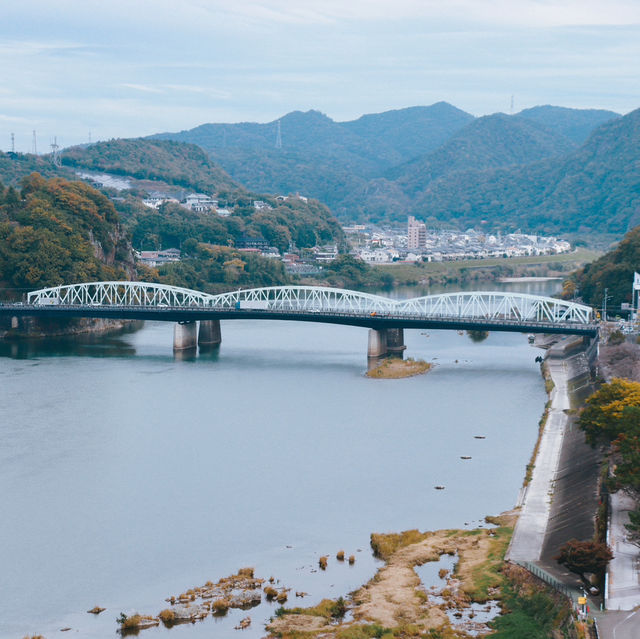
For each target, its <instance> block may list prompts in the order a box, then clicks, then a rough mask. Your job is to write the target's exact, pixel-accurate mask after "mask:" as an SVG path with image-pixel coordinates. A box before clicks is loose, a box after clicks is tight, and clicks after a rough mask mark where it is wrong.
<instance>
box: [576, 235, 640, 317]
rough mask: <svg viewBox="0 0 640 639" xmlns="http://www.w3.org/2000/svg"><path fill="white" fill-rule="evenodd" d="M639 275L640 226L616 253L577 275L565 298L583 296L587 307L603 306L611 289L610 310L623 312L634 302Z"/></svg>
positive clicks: (608, 254) (622, 243) (587, 266)
mask: <svg viewBox="0 0 640 639" xmlns="http://www.w3.org/2000/svg"><path fill="white" fill-rule="evenodd" d="M636 271H640V226H637V227H636V228H634V229H632V230H631V231H629V232H628V233H627V234H626V235H625V236H624V238H623V239H622V241H621V242H620V244H618V245H617V246H616V247H615V248H614V249H613V250H611V251H609V252H608V253H605V254H604V255H603V256H602V257H600V258H599V259H597V260H596V261H595V262H591V263H590V264H587V265H586V266H585V267H584V268H583V269H582V270H580V271H577V272H576V273H574V274H573V276H572V277H571V279H570V280H569V281H568V282H565V287H564V297H566V298H568V299H570V298H572V297H573V296H574V295H579V296H580V297H581V298H582V299H583V300H584V301H585V302H586V303H587V304H592V305H594V306H601V305H602V301H603V299H604V294H605V289H607V295H610V296H611V299H609V300H608V306H609V308H612V309H614V308H616V307H617V308H618V309H619V308H620V304H622V303H623V302H631V284H632V283H633V274H634V273H635V272H636Z"/></svg>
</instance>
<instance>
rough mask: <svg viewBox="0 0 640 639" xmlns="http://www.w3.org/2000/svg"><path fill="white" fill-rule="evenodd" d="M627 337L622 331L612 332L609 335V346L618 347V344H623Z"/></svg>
mask: <svg viewBox="0 0 640 639" xmlns="http://www.w3.org/2000/svg"><path fill="white" fill-rule="evenodd" d="M625 339H626V338H625V336H624V333H623V332H622V331H612V332H611V333H610V334H609V339H608V340H607V344H611V345H612V346H617V345H618V344H622V343H623V342H624V341H625Z"/></svg>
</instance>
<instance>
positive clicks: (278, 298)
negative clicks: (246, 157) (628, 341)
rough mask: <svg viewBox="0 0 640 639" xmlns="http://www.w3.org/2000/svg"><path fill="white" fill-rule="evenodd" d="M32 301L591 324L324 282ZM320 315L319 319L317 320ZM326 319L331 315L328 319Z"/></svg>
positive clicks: (586, 317)
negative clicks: (217, 291)
mask: <svg viewBox="0 0 640 639" xmlns="http://www.w3.org/2000/svg"><path fill="white" fill-rule="evenodd" d="M27 299H28V304H30V305H34V306H48V305H60V306H65V307H69V306H73V307H94V306H109V307H145V308H147V309H149V308H154V307H156V308H163V307H170V308H171V309H174V310H176V311H179V310H181V309H185V310H189V309H192V310H210V311H216V310H219V311H221V312H222V311H232V310H233V311H242V310H261V311H267V312H268V311H271V312H273V316H274V319H275V318H276V316H277V315H278V313H283V312H290V313H297V314H307V313H308V314H312V313H314V314H315V313H317V314H319V316H320V315H321V316H325V317H328V316H330V315H332V314H335V315H345V314H346V315H352V316H354V317H356V318H358V317H359V318H369V319H371V318H372V317H373V316H378V317H379V318H384V317H388V318H393V319H395V320H402V319H403V318H406V319H407V320H416V319H423V320H430V319H434V320H437V319H442V318H447V319H460V320H478V321H486V322H488V323H498V322H509V323H514V322H515V323H518V322H520V323H527V322H529V323H530V322H537V323H543V324H545V323H546V324H550V325H556V326H558V325H567V324H569V325H572V324H573V325H575V324H577V325H590V324H591V323H592V322H593V311H592V309H591V308H590V307H589V306H585V305H584V304H577V303H575V302H568V301H565V300H559V299H555V298H551V297H543V296H538V295H528V294H525V293H510V292H504V291H488V292H459V293H443V294H440V295H427V296H425V297H416V298H413V299H408V300H393V299H390V298H387V297H382V296H380V295H372V294H370V293H362V292H359V291H350V290H346V289H339V288H330V287H323V286H270V287H264V288H252V289H241V290H237V291H230V292H228V293H221V294H218V295H211V294H208V293H202V292H199V291H194V290H191V289H187V288H180V287H176V286H168V285H166V284H154V283H147V282H128V281H115V282H90V283H83V284H72V285H65V286H55V287H51V288H46V289H42V290H39V291H33V292H31V293H29V294H28V296H27ZM319 321H321V320H319ZM326 321H329V320H328V319H327V320H326Z"/></svg>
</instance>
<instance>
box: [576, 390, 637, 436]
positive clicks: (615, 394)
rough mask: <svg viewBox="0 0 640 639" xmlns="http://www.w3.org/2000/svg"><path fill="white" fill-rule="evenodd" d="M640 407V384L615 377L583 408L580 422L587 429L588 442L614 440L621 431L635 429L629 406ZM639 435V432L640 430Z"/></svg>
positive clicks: (592, 396)
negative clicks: (628, 409) (627, 409)
mask: <svg viewBox="0 0 640 639" xmlns="http://www.w3.org/2000/svg"><path fill="white" fill-rule="evenodd" d="M631 406H634V407H640V383H638V382H630V381H628V380H626V379H617V378H614V379H612V380H611V382H610V383H608V384H603V385H602V386H601V387H600V390H598V391H597V392H595V393H594V394H593V395H591V397H589V399H587V403H586V406H585V408H584V409H583V411H582V413H581V415H580V418H579V420H578V424H579V425H580V428H582V429H583V430H584V432H585V433H586V436H587V441H588V442H589V443H590V444H591V445H592V446H595V445H596V444H597V443H599V442H601V441H604V442H612V441H613V440H615V439H616V438H617V437H618V436H619V435H620V434H621V433H623V432H628V431H629V429H632V430H635V422H634V421H633V419H632V417H633V416H632V414H631V413H629V412H628V411H627V413H626V414H625V409H626V408H627V407H631ZM638 433H639V434H640V431H638Z"/></svg>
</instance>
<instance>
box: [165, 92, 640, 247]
mask: <svg viewBox="0 0 640 639" xmlns="http://www.w3.org/2000/svg"><path fill="white" fill-rule="evenodd" d="M637 119H638V114H637V113H636V112H633V113H630V114H628V115H627V116H625V117H622V118H621V117H619V116H618V115H617V114H615V113H613V112H611V111H604V110H588V109H583V110H580V109H567V108H562V107H554V106H540V107H534V108H532V109H526V110H524V111H522V112H520V113H519V114H516V115H513V116H508V115H504V114H495V115H492V116H487V117H483V118H474V117H473V116H471V115H470V114H468V113H464V112H463V111H460V110H459V109H456V108H455V107H453V106H451V105H449V104H446V103H438V104H434V105H432V106H430V107H412V108H409V109H401V110H398V111H388V112H386V113H380V114H371V115H366V116H362V117H361V118H359V119H357V120H354V121H351V122H334V121H333V120H331V119H330V118H328V117H327V116H326V115H323V114H322V113H319V112H317V111H309V112H307V113H301V112H294V113H290V114H288V115H286V116H284V117H283V118H281V119H280V121H279V122H280V132H281V140H282V148H276V140H277V130H278V121H274V122H271V123H267V124H256V123H242V124H205V125H202V126H200V127H197V128H195V129H192V130H190V131H181V132H179V133H162V134H158V135H157V136H154V137H157V138H162V139H175V140H185V141H189V142H193V143H195V144H198V145H200V146H201V147H202V148H203V149H205V150H206V151H207V152H208V153H209V154H210V155H211V157H212V158H214V159H215V160H216V162H218V163H219V164H220V165H221V166H222V167H223V168H224V169H225V170H227V171H228V172H229V174H230V175H232V176H233V178H234V179H236V180H238V181H240V182H242V183H243V184H246V185H247V186H248V187H249V188H252V189H256V190H260V191H263V192H271V193H279V192H283V193H288V192H296V191H299V192H301V193H303V194H304V195H310V196H312V197H316V198H318V199H320V200H321V201H323V202H324V203H326V204H327V205H329V206H330V207H331V209H332V210H333V211H334V212H335V213H336V214H337V215H339V216H340V217H342V218H344V219H348V220H359V221H367V220H368V221H373V222H385V221H404V220H405V219H406V216H407V214H413V215H416V216H417V217H419V218H422V219H425V220H426V221H427V222H428V223H429V224H430V225H433V226H448V225H455V226H457V227H459V228H464V227H468V226H479V225H481V224H484V225H487V226H488V227H490V228H504V229H510V230H512V229H514V228H521V229H523V230H531V231H534V232H540V233H544V232H547V233H563V234H566V233H569V234H574V235H584V236H594V235H607V234H608V235H618V236H619V235H620V234H621V233H624V232H625V231H626V230H628V229H629V228H631V227H633V226H634V225H635V224H637V223H640V214H639V213H638V206H637V204H638V203H637V195H638V180H637V176H638V170H637V167H638V162H639V161H640V151H639V150H638V149H639V148H640V145H639V144H638V142H639V141H640V140H639V139H638V138H639V135H638V130H637V128H638V127H637V124H636V120H637Z"/></svg>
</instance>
